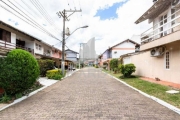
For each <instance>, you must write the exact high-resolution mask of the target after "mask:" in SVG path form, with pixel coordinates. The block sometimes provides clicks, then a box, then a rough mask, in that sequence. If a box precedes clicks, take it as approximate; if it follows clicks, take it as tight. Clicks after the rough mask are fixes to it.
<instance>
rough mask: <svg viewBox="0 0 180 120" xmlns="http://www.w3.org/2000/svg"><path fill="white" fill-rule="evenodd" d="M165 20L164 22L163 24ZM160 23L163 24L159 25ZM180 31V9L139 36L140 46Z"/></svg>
mask: <svg viewBox="0 0 180 120" xmlns="http://www.w3.org/2000/svg"><path fill="white" fill-rule="evenodd" d="M165 20H166V22H164V21H165ZM161 23H164V24H162V25H161ZM178 30H180V9H179V10H177V11H176V12H175V13H173V14H171V16H169V17H167V18H166V19H163V20H161V21H159V22H158V23H157V24H155V25H154V26H153V27H152V28H150V29H148V30H147V31H145V32H144V33H142V34H141V45H143V44H146V43H148V42H151V41H154V40H156V39H159V38H161V37H163V36H166V35H168V34H171V33H173V32H176V31H178Z"/></svg>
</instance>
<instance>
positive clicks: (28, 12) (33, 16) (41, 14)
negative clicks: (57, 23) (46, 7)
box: [21, 0, 59, 33]
mask: <svg viewBox="0 0 180 120" xmlns="http://www.w3.org/2000/svg"><path fill="white" fill-rule="evenodd" d="M21 1H22V2H23V4H24V5H26V6H27V7H28V8H32V7H30V6H29V5H28V4H27V3H25V2H24V1H23V0H21ZM31 10H33V11H34V9H31ZM28 13H29V12H28ZM34 13H36V14H37V13H38V12H36V11H34ZM31 15H32V14H31ZM40 15H42V14H40ZM33 17H34V16H33ZM38 17H39V16H38ZM45 20H46V21H47V22H48V20H47V19H46V18H45ZM53 31H54V30H53ZM56 32H57V33H59V31H56Z"/></svg>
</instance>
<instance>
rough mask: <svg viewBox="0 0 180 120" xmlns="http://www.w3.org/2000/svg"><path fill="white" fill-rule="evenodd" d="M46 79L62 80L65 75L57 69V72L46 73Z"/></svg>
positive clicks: (49, 71)
mask: <svg viewBox="0 0 180 120" xmlns="http://www.w3.org/2000/svg"><path fill="white" fill-rule="evenodd" d="M46 77H48V79H55V80H60V79H61V78H62V77H63V75H62V71H61V70H59V69H55V70H48V71H47V73H46Z"/></svg>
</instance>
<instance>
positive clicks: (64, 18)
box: [57, 9, 82, 75]
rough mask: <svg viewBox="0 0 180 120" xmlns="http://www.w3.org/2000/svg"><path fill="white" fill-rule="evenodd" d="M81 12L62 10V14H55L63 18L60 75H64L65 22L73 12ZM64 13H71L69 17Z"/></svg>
mask: <svg viewBox="0 0 180 120" xmlns="http://www.w3.org/2000/svg"><path fill="white" fill-rule="evenodd" d="M81 11H82V10H81V9H80V10H65V9H64V10H63V11H62V12H57V15H58V16H59V17H62V18H63V36H62V37H63V40H62V60H61V70H62V74H63V75H64V70H65V69H64V66H65V62H64V61H65V60H64V46H65V21H69V19H68V17H70V16H71V15H72V14H74V13H75V12H81ZM66 12H72V13H71V14H70V15H69V16H67V13H66Z"/></svg>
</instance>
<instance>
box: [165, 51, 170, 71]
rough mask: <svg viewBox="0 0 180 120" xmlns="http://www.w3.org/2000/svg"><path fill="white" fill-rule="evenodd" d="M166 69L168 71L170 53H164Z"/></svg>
mask: <svg viewBox="0 0 180 120" xmlns="http://www.w3.org/2000/svg"><path fill="white" fill-rule="evenodd" d="M165 59H166V61H165V62H166V69H169V68H170V53H169V52H166V58H165Z"/></svg>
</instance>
